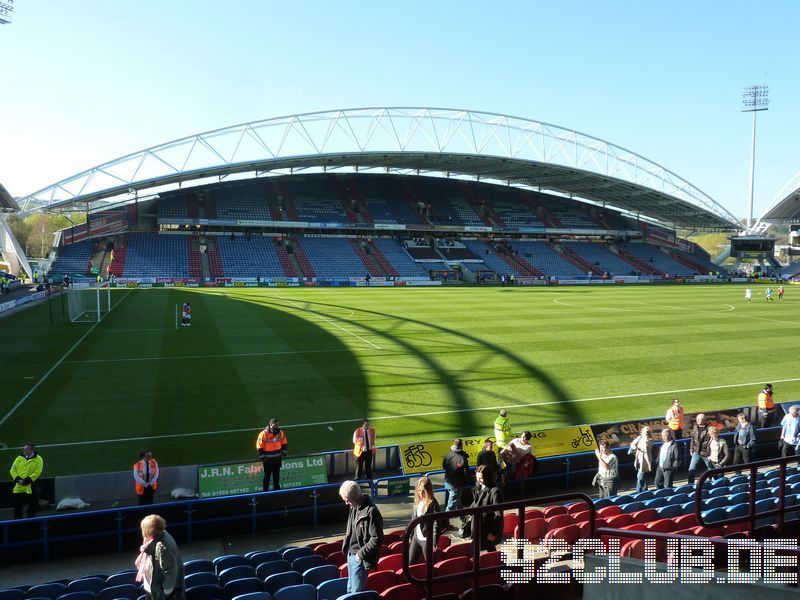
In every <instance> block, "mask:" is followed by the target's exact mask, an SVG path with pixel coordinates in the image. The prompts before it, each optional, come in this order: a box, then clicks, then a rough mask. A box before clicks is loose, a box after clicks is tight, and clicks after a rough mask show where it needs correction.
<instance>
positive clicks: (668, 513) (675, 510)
mask: <svg viewBox="0 0 800 600" xmlns="http://www.w3.org/2000/svg"><path fill="white" fill-rule="evenodd" d="M656 512H657V513H658V517H659V518H660V519H668V518H672V517H679V516H681V515H682V514H685V513H684V512H683V509H682V508H681V505H680V504H668V505H667V506H660V507H658V508H656Z"/></svg>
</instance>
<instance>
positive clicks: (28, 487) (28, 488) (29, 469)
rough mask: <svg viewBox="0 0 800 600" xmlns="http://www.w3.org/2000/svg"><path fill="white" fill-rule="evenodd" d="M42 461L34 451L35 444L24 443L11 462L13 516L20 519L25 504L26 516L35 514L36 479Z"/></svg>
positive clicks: (40, 472) (42, 463) (36, 497)
mask: <svg viewBox="0 0 800 600" xmlns="http://www.w3.org/2000/svg"><path fill="white" fill-rule="evenodd" d="M42 469H44V461H43V460H42V457H41V456H39V454H38V453H37V452H36V445H35V444H31V443H28V444H25V447H24V448H23V449H22V452H20V455H19V456H17V458H15V459H14V462H13V463H12V464H11V471H10V473H11V479H13V480H14V488H13V489H12V490H11V495H12V496H13V497H14V518H15V519H21V518H22V513H23V509H24V507H25V505H26V504H27V505H28V517H29V518H31V517H35V516H36V505H37V503H38V502H39V498H38V485H37V484H36V480H37V479H39V477H40V476H41V474H42Z"/></svg>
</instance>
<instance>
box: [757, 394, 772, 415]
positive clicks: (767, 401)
mask: <svg viewBox="0 0 800 600" xmlns="http://www.w3.org/2000/svg"><path fill="white" fill-rule="evenodd" d="M758 408H759V410H773V409H774V408H775V401H774V400H773V399H772V392H768V391H767V390H761V391H760V392H758Z"/></svg>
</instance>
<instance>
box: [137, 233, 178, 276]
mask: <svg viewBox="0 0 800 600" xmlns="http://www.w3.org/2000/svg"><path fill="white" fill-rule="evenodd" d="M127 243H128V246H127V256H126V259H125V268H124V270H123V275H124V276H125V277H160V276H164V274H165V273H169V274H170V276H171V277H189V243H188V238H187V236H184V235H156V234H150V233H131V234H128V238H127Z"/></svg>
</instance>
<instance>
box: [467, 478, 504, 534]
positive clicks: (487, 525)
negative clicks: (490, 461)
mask: <svg viewBox="0 0 800 600" xmlns="http://www.w3.org/2000/svg"><path fill="white" fill-rule="evenodd" d="M502 502H503V490H501V489H500V488H499V487H498V486H497V485H494V483H492V486H491V487H486V486H481V488H480V490H478V491H477V492H476V494H475V500H473V502H472V506H490V505H492V504H501V503H502ZM475 516H477V515H475ZM473 518H474V516H473ZM480 518H481V550H494V547H495V546H496V545H497V544H499V543H500V541H501V540H502V539H503V511H502V510H499V511H494V512H492V511H489V512H485V513H483V514H482V515H480ZM472 532H473V535H474V534H475V525H474V524H473V526H472ZM490 533H491V534H493V535H494V541H493V542H490V541H489V540H488V539H487V538H488V536H489V534H490Z"/></svg>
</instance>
